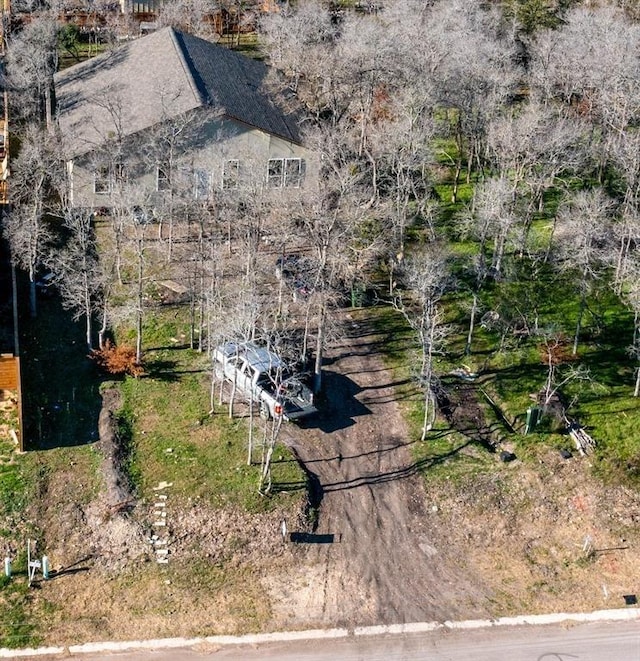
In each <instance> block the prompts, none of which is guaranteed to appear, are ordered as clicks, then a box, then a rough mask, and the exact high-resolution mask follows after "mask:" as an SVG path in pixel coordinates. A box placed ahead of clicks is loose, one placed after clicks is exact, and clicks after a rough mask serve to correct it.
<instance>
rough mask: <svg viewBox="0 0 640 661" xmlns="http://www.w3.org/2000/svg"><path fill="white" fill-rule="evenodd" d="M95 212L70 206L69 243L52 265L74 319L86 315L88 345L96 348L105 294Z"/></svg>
mask: <svg viewBox="0 0 640 661" xmlns="http://www.w3.org/2000/svg"><path fill="white" fill-rule="evenodd" d="M91 221H92V215H91V214H89V213H87V212H86V211H85V212H82V211H74V210H71V209H69V210H67V213H66V214H65V216H64V219H63V226H64V227H65V228H66V230H68V233H69V237H68V239H67V241H66V244H65V246H64V247H63V248H62V249H61V250H58V251H56V252H55V254H53V255H52V256H51V258H50V261H49V267H50V269H51V272H52V273H53V274H54V276H55V284H56V286H57V288H58V290H59V292H60V294H61V296H62V304H63V307H65V308H66V309H70V310H73V311H74V320H77V319H80V318H81V317H84V319H85V337H86V343H87V349H88V350H89V351H91V350H92V349H93V333H92V327H93V326H92V322H93V314H94V311H95V307H96V304H97V303H98V299H99V298H100V296H101V295H102V294H103V289H102V284H103V283H102V281H101V275H102V273H101V270H100V266H99V260H98V253H97V247H96V243H95V238H94V233H93V227H92V222H91Z"/></svg>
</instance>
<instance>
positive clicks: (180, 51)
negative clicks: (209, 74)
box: [167, 26, 207, 106]
mask: <svg viewBox="0 0 640 661" xmlns="http://www.w3.org/2000/svg"><path fill="white" fill-rule="evenodd" d="M167 30H168V31H169V36H170V38H171V41H172V43H173V47H174V48H175V49H176V53H177V55H178V58H179V60H180V64H182V68H183V69H184V72H185V74H186V76H187V80H188V81H189V86H190V87H191V90H192V91H193V94H194V96H195V97H196V99H198V100H199V101H200V105H201V106H203V105H206V103H207V100H206V99H205V98H204V96H203V94H202V92H201V91H200V90H199V89H198V84H197V83H196V81H195V77H194V75H193V71H192V70H191V67H190V66H189V63H188V62H187V58H186V56H185V53H184V42H183V41H181V40H179V39H178V35H180V36H182V33H181V32H178V31H177V30H176V29H175V28H174V27H172V26H169V27H168V28H167Z"/></svg>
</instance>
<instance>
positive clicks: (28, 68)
mask: <svg viewBox="0 0 640 661" xmlns="http://www.w3.org/2000/svg"><path fill="white" fill-rule="evenodd" d="M58 28H59V26H58V22H57V17H56V15H55V13H53V12H51V13H48V12H40V13H39V14H38V15H37V16H35V17H34V18H33V19H32V20H31V21H29V23H27V25H26V26H25V27H24V29H23V30H22V31H20V32H17V33H15V36H13V37H12V39H11V40H10V42H9V45H8V49H7V74H8V78H9V86H10V87H11V89H12V94H11V100H12V115H13V117H14V118H17V117H19V116H23V117H27V118H36V119H39V120H43V121H45V122H46V125H47V127H49V128H50V129H52V128H53V115H54V100H55V91H54V82H53V75H54V73H55V72H56V70H57V68H58V55H57V52H58V51H57V37H58Z"/></svg>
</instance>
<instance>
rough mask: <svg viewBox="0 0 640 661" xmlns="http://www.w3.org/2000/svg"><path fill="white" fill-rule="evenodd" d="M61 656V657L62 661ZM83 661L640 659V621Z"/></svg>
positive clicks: (441, 632) (96, 657) (128, 655)
mask: <svg viewBox="0 0 640 661" xmlns="http://www.w3.org/2000/svg"><path fill="white" fill-rule="evenodd" d="M58 658H59V657H58ZM71 658H81V659H83V661H101V660H103V659H105V658H108V659H112V660H113V661H218V660H219V659H225V660H229V659H233V660H237V661H251V660H252V659H256V660H258V659H259V660H260V661H276V660H277V661H336V660H338V661H364V660H365V659H366V661H445V660H446V661H640V623H639V622H637V621H636V622H623V623H620V622H616V623H613V622H612V623H595V624H573V625H571V624H565V625H553V626H536V627H496V628H489V629H480V630H471V631H451V630H439V631H436V632H432V633H423V634H402V635H393V636H392V635H388V636H371V637H369V636H362V637H353V636H349V637H347V638H339V639H332V640H319V641H297V642H289V643H269V644H265V645H259V646H249V645H242V646H232V647H220V648H218V649H216V648H214V647H213V646H212V647H209V648H208V649H207V648H204V647H203V648H201V649H198V650H184V649H172V650H166V651H153V652H135V653H122V654H120V653H118V654H115V653H114V654H111V655H106V654H105V653H101V654H96V655H92V654H87V655H84V654H83V655H79V656H75V655H74V656H73V657H71Z"/></svg>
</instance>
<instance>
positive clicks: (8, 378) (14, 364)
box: [0, 353, 24, 452]
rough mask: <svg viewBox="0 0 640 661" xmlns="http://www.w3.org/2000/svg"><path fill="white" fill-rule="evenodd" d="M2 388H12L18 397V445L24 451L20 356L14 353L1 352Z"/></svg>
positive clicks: (0, 384)
mask: <svg viewBox="0 0 640 661" xmlns="http://www.w3.org/2000/svg"><path fill="white" fill-rule="evenodd" d="M0 390H12V391H14V392H15V393H16V396H17V398H18V429H17V430H16V434H17V436H18V446H19V450H20V452H23V451H24V440H23V434H22V428H23V427H22V388H21V386H20V358H18V357H17V356H14V355H12V354H4V353H3V354H0Z"/></svg>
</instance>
